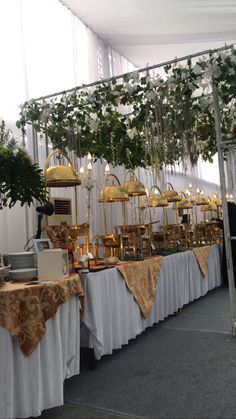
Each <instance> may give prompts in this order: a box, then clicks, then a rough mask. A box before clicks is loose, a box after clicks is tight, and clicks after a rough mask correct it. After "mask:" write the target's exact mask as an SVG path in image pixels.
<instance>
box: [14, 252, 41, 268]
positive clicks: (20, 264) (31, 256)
mask: <svg viewBox="0 0 236 419" xmlns="http://www.w3.org/2000/svg"><path fill="white" fill-rule="evenodd" d="M8 260H9V264H10V265H11V269H12V270H15V269H33V268H35V253H34V252H22V253H10V254H9V255H8Z"/></svg>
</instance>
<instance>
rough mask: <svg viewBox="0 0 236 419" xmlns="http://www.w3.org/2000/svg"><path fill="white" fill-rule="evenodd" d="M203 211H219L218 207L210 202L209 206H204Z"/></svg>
mask: <svg viewBox="0 0 236 419" xmlns="http://www.w3.org/2000/svg"><path fill="white" fill-rule="evenodd" d="M201 211H217V206H216V204H215V203H214V202H210V203H209V204H208V205H203V206H202V207H201Z"/></svg>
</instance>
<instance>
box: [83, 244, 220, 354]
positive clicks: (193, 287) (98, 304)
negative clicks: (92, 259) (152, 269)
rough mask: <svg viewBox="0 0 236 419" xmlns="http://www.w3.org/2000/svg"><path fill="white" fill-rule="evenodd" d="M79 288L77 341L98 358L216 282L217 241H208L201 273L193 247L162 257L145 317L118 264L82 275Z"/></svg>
mask: <svg viewBox="0 0 236 419" xmlns="http://www.w3.org/2000/svg"><path fill="white" fill-rule="evenodd" d="M81 281H82V284H83V288H84V293H85V297H84V309H83V313H82V319H81V320H82V326H81V344H82V346H85V347H89V348H93V349H94V355H95V358H96V359H97V360H99V359H100V358H101V357H102V356H103V355H106V354H111V353H112V351H113V350H114V349H118V348H121V346H122V345H124V344H127V343H128V342H129V340H130V339H132V338H135V337H136V336H137V335H139V334H140V333H141V332H142V331H143V330H145V329H146V328H147V327H149V326H152V325H153V324H154V323H158V322H159V321H161V320H164V319H165V318H166V317H167V316H168V315H170V314H173V313H175V312H177V310H178V309H180V308H182V307H183V306H184V305H185V304H188V303H189V302H190V301H193V300H195V299H198V298H200V297H201V296H203V295H205V294H206V293H207V292H208V291H209V290H211V289H213V288H215V287H217V286H220V285H221V245H212V246H211V248H210V252H209V257H208V272H207V277H204V275H203V273H202V271H201V269H200V267H199V264H198V262H197V259H196V256H195V255H194V253H193V252H192V251H186V252H183V253H176V254H174V255H170V256H166V257H165V258H164V260H163V263H162V266H161V271H160V274H159V279H158V283H157V290H156V294H155V297H154V304H153V306H152V309H151V311H150V313H149V314H148V316H147V317H146V318H144V316H143V315H142V313H141V311H140V308H139V306H138V304H137V303H136V301H135V299H134V297H133V295H132V294H131V292H130V291H129V290H128V288H127V286H126V283H125V281H124V278H123V276H122V275H121V273H120V272H119V271H118V269H116V268H115V267H114V268H111V269H107V270H104V271H100V272H95V273H88V274H81Z"/></svg>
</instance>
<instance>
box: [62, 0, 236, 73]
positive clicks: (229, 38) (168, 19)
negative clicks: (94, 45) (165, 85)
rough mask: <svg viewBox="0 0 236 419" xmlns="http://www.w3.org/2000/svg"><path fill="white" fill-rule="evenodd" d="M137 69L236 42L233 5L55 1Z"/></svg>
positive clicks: (230, 0)
mask: <svg viewBox="0 0 236 419" xmlns="http://www.w3.org/2000/svg"><path fill="white" fill-rule="evenodd" d="M60 1H61V2H62V3H63V4H64V5H65V6H66V7H68V8H69V9H70V10H71V11H72V12H73V13H74V14H75V15H76V16H78V17H79V18H80V19H81V20H82V22H83V23H85V24H86V25H87V26H88V27H89V28H90V29H91V30H92V31H94V32H95V33H96V34H98V35H99V36H100V37H101V38H102V39H103V40H104V41H105V42H106V43H107V44H109V45H111V46H112V47H113V48H114V49H115V50H116V51H118V52H120V53H121V54H122V55H124V56H125V57H126V58H128V59H129V60H130V61H131V62H133V63H134V64H136V65H137V66H138V67H144V66H146V65H147V64H150V65H151V64H155V63H158V62H160V61H164V60H167V59H172V58H175V57H176V56H181V55H185V54H190V53H194V52H197V51H201V50H205V49H208V48H215V47H219V46H222V45H224V44H225V43H227V44H228V43H231V42H234V41H236V0H60Z"/></svg>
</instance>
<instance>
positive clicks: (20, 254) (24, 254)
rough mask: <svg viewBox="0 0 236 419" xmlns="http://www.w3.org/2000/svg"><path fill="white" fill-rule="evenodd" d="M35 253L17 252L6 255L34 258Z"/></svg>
mask: <svg viewBox="0 0 236 419" xmlns="http://www.w3.org/2000/svg"><path fill="white" fill-rule="evenodd" d="M34 254H35V252H19V253H8V256H11V257H17V258H18V257H22V256H23V257H29V256H31V257H32V256H34Z"/></svg>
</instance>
